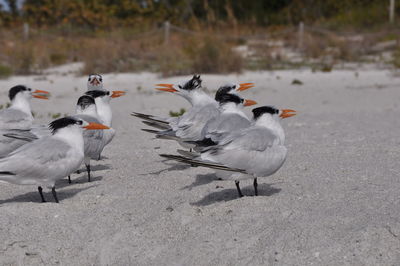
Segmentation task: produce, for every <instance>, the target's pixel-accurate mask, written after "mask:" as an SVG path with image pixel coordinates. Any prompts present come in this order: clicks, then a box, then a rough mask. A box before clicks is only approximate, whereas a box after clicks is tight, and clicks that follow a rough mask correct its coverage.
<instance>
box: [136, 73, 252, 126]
mask: <svg viewBox="0 0 400 266" xmlns="http://www.w3.org/2000/svg"><path fill="white" fill-rule="evenodd" d="M201 83H202V80H201V79H200V75H194V76H193V77H192V79H190V80H189V81H186V82H182V83H178V84H176V85H174V84H157V86H159V87H162V88H157V90H160V91H166V92H171V93H174V94H175V95H179V96H181V97H183V98H185V99H186V100H187V101H188V102H189V103H190V104H191V106H192V107H191V108H190V109H189V110H188V111H187V112H186V113H184V114H183V115H182V116H180V117H173V118H160V117H157V116H153V115H147V114H141V113H135V112H134V113H132V115H133V116H136V117H139V118H141V119H143V120H145V122H144V123H145V124H147V125H150V126H153V127H156V128H158V129H172V130H178V129H179V127H186V124H187V123H188V121H189V122H190V121H192V123H196V122H194V121H196V119H199V123H201V122H200V121H202V120H204V119H206V118H210V117H209V116H208V115H212V114H217V113H218V111H217V109H218V103H217V102H216V101H215V99H213V98H212V97H211V96H209V95H208V94H206V93H205V92H204V91H203V90H202V89H201ZM252 87H254V84H253V83H242V84H235V85H231V86H230V88H231V89H229V90H227V91H226V93H236V92H239V91H243V90H247V89H249V88H252ZM217 93H218V92H217Z"/></svg>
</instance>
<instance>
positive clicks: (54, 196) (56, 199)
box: [51, 187, 58, 203]
mask: <svg viewBox="0 0 400 266" xmlns="http://www.w3.org/2000/svg"><path fill="white" fill-rule="evenodd" d="M51 193H52V194H53V198H54V200H55V201H56V203H58V198H57V193H56V187H52V188H51Z"/></svg>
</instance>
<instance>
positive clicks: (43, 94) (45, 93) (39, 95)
mask: <svg viewBox="0 0 400 266" xmlns="http://www.w3.org/2000/svg"><path fill="white" fill-rule="evenodd" d="M34 93H35V94H34ZM36 93H37V94H36ZM49 96H50V92H48V91H43V90H35V91H33V92H32V97H34V98H38V99H44V100H48V99H49Z"/></svg>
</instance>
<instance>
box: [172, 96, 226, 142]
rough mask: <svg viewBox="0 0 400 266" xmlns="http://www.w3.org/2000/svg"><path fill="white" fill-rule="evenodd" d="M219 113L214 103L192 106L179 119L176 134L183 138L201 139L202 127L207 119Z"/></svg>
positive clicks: (202, 136)
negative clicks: (199, 106)
mask: <svg viewBox="0 0 400 266" xmlns="http://www.w3.org/2000/svg"><path fill="white" fill-rule="evenodd" d="M219 114H220V111H219V110H218V108H217V106H216V105H215V104H208V105H205V106H203V107H201V108H192V109H191V111H190V112H188V114H187V115H185V114H184V115H182V118H181V119H180V120H179V123H178V128H177V129H176V130H175V131H176V136H177V137H180V138H182V139H185V140H192V141H197V140H202V139H203V138H204V135H203V128H204V126H205V125H206V123H207V122H208V121H210V120H211V119H213V118H215V117H217V116H218V115H219Z"/></svg>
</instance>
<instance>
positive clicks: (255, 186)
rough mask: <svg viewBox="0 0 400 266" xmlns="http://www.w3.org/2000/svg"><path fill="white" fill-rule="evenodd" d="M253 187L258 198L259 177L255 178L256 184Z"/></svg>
mask: <svg viewBox="0 0 400 266" xmlns="http://www.w3.org/2000/svg"><path fill="white" fill-rule="evenodd" d="M253 186H254V195H256V196H258V189H257V187H258V184H257V177H256V178H254V183H253Z"/></svg>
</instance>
